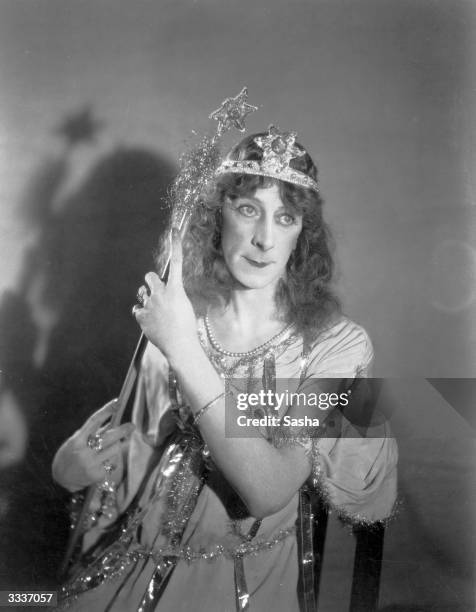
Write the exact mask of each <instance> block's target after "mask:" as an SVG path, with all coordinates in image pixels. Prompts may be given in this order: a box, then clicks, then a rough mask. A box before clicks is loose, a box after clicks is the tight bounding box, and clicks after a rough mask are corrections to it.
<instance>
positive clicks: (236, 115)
mask: <svg viewBox="0 0 476 612" xmlns="http://www.w3.org/2000/svg"><path fill="white" fill-rule="evenodd" d="M247 99H248V88H247V87H243V89H242V90H241V91H240V93H239V94H238V95H237V96H235V97H234V98H226V100H223V102H222V104H221V106H220V107H218V108H217V109H216V110H215V111H213V113H211V115H210V119H214V120H215V121H218V126H217V132H218V134H220V135H221V134H222V133H223V132H225V131H226V130H228V129H229V128H230V127H231V126H234V127H235V128H236V129H237V130H239V131H240V132H244V131H245V117H247V116H248V115H249V114H250V113H253V112H254V111H256V110H258V107H257V106H253V105H252V104H248V102H247Z"/></svg>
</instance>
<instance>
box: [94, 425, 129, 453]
mask: <svg viewBox="0 0 476 612" xmlns="http://www.w3.org/2000/svg"><path fill="white" fill-rule="evenodd" d="M134 429H135V426H134V425H133V424H132V423H125V424H124V425H121V426H120V427H114V429H109V430H108V431H105V432H104V433H103V434H101V437H102V450H101V451H100V453H99V454H102V453H103V452H104V451H105V450H107V449H108V448H109V447H110V446H113V445H114V444H115V443H116V442H119V441H122V440H125V439H126V438H129V437H130V436H131V435H132V432H133V431H134Z"/></svg>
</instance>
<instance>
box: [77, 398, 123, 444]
mask: <svg viewBox="0 0 476 612" xmlns="http://www.w3.org/2000/svg"><path fill="white" fill-rule="evenodd" d="M117 406H118V404H117V399H113V400H111V401H110V402H108V403H107V404H105V405H104V406H103V407H102V408H100V409H99V410H97V411H96V412H95V413H94V414H92V415H91V416H90V417H89V419H88V420H87V421H86V423H85V424H84V426H83V427H82V428H81V430H82V433H83V434H84V437H85V438H87V437H88V436H89V435H91V434H95V433H96V432H97V430H98V429H99V428H100V427H101V426H102V425H104V423H105V422H106V421H107V420H108V419H109V418H110V417H111V416H112V415H113V414H114V413H115V412H116V410H117Z"/></svg>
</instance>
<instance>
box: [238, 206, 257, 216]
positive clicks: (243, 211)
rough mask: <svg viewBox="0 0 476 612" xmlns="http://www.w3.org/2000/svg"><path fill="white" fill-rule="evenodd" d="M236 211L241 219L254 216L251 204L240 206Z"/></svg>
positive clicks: (253, 208) (254, 209)
mask: <svg viewBox="0 0 476 612" xmlns="http://www.w3.org/2000/svg"><path fill="white" fill-rule="evenodd" d="M236 209H237V210H238V212H239V213H240V215H243V217H253V216H254V215H255V214H256V208H255V207H254V206H252V205H251V204H240V205H239V206H237V207H236Z"/></svg>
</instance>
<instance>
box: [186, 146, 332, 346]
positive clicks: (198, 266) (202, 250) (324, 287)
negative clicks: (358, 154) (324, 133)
mask: <svg viewBox="0 0 476 612" xmlns="http://www.w3.org/2000/svg"><path fill="white" fill-rule="evenodd" d="M258 136H266V134H252V135H250V136H247V137H246V138H244V139H243V140H242V141H241V142H240V143H239V144H237V145H236V146H235V147H234V148H233V149H232V151H231V152H230V153H229V158H231V159H236V160H257V161H260V160H261V159H262V149H261V148H260V147H259V146H258V145H257V144H256V142H255V140H254V139H255V138H257V137H258ZM296 146H297V147H299V148H300V149H301V150H302V151H303V155H301V156H299V157H295V158H294V159H292V160H291V162H290V165H291V166H292V167H293V168H294V169H296V170H299V171H300V172H303V173H305V174H307V175H309V176H311V177H312V178H313V179H315V180H317V168H316V166H315V164H314V162H313V161H312V159H311V157H310V156H309V154H308V153H307V152H306V150H305V149H304V148H303V147H302V145H300V144H299V143H296ZM275 184H277V185H278V188H279V194H280V197H281V200H282V201H283V203H285V204H286V205H287V206H288V207H289V208H290V209H291V210H292V211H293V212H294V213H296V214H300V215H302V230H301V233H300V235H299V238H298V240H297V244H296V248H295V250H294V251H293V253H292V254H291V256H290V258H289V261H288V263H287V274H286V277H285V278H283V279H281V280H280V282H279V283H278V286H277V288H276V293H275V303H276V307H277V312H278V314H279V316H280V318H282V320H283V321H286V322H288V323H294V324H295V326H296V328H297V330H298V331H300V332H301V333H307V334H311V335H312V336H315V335H316V334H317V333H319V332H320V331H322V329H323V328H325V327H326V326H327V325H328V324H329V323H330V321H331V320H332V319H333V317H334V315H335V314H336V313H337V312H339V311H340V304H339V300H338V299H337V297H336V295H335V294H334V292H333V290H332V284H331V283H332V275H333V270H334V264H333V258H332V254H331V248H330V244H331V234H330V231H329V228H328V226H327V224H326V223H325V222H324V220H323V216H322V207H323V200H322V198H321V196H320V194H319V193H316V192H315V191H313V190H311V189H308V188H304V187H300V186H298V185H294V184H292V183H287V182H284V181H280V180H276V179H272V178H268V177H262V176H254V175H245V174H232V173H227V174H223V175H220V176H219V177H218V178H217V180H216V182H215V184H214V185H213V187H212V188H211V189H210V190H209V192H208V193H207V194H205V195H204V197H203V200H202V202H201V203H200V205H199V206H197V207H196V208H195V210H194V211H193V213H192V217H191V219H190V225H189V230H188V232H187V234H186V236H185V238H184V241H183V250H184V265H183V282H184V287H185V290H186V292H187V294H188V296H189V298H190V300H191V301H192V304H193V306H194V308H195V311H196V313H197V314H198V315H203V314H205V313H206V310H207V308H208V306H209V305H210V304H216V303H217V302H218V303H222V304H226V303H227V302H228V300H229V298H230V293H231V289H232V287H233V285H234V282H235V281H234V279H233V277H232V276H231V274H230V272H229V271H228V268H227V266H226V264H225V261H224V258H223V253H222V249H221V229H222V214H221V211H222V206H223V204H224V202H225V200H226V199H227V198H230V199H231V200H233V199H236V198H239V197H242V196H246V195H251V194H253V193H254V192H255V191H256V189H260V188H267V187H270V186H272V185H275Z"/></svg>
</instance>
